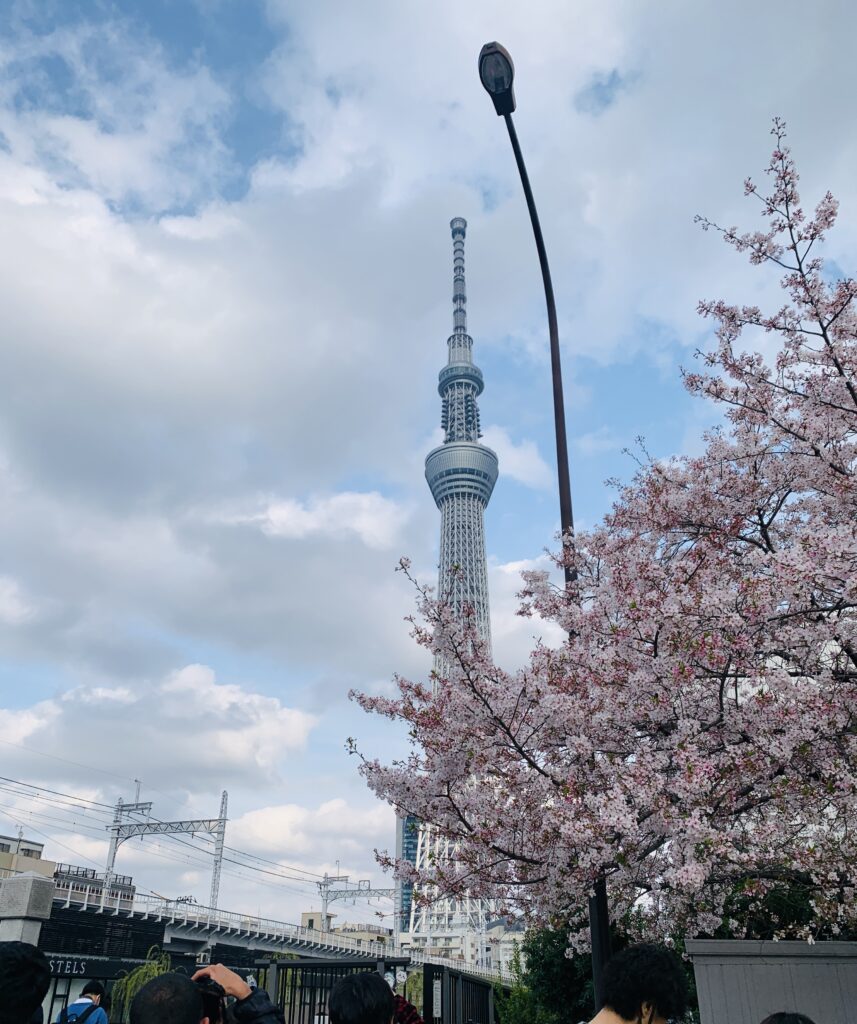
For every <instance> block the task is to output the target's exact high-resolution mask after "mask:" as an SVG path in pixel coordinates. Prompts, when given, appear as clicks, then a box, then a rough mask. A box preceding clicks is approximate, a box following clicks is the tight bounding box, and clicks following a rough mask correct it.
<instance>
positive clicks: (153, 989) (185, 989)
mask: <svg viewBox="0 0 857 1024" xmlns="http://www.w3.org/2000/svg"><path fill="white" fill-rule="evenodd" d="M207 1019H208V1018H203V1016H202V994H201V993H200V990H199V986H198V985H195V984H194V983H193V982H192V981H191V980H190V978H188V977H187V976H186V975H184V974H160V975H158V977H157V978H152V980H151V981H147V982H146V984H145V985H144V986H143V987H142V988H141V989H140V991H139V992H138V993H137V995H136V996H134V998H133V1000H132V1001H131V1010H130V1013H129V1015H128V1020H129V1021H130V1024H200V1022H201V1021H203V1020H207Z"/></svg>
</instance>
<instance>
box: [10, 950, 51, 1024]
mask: <svg viewBox="0 0 857 1024" xmlns="http://www.w3.org/2000/svg"><path fill="white" fill-rule="evenodd" d="M50 983H51V969H50V965H49V964H48V961H47V959H46V958H45V955H44V953H42V952H41V951H40V950H38V949H36V947H35V946H32V945H30V943H29V942H0V1024H29V1022H30V1021H33V1020H39V1019H41V1013H42V1000H43V999H44V998H45V996H46V995H47V992H48V986H49V985H50Z"/></svg>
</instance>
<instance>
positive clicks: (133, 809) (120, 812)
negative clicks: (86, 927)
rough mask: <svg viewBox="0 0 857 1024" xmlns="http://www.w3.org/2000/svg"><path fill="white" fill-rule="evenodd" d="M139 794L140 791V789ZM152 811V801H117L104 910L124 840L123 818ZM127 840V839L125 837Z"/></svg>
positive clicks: (102, 896)
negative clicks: (117, 852) (117, 855)
mask: <svg viewBox="0 0 857 1024" xmlns="http://www.w3.org/2000/svg"><path fill="white" fill-rule="evenodd" d="M137 792H138V793H139V792H140V790H139V788H138V790H137ZM151 811H152V803H151V801H147V802H145V803H139V802H138V801H135V802H134V803H133V804H126V803H124V802H123V800H122V797H121V796H120V797H119V799H118V800H117V801H116V806H115V807H114V808H113V824H112V825H110V826H109V829H110V846H109V847H108V850H107V870H106V871H105V872H104V885H103V886H102V888H101V909H102V910H104V902H105V900H106V899H107V895H108V893H109V892H110V886H111V884H112V882H113V868H114V865H115V864H116V851H117V850H118V849H119V844H120V843H121V842H122V840H121V839H120V838H119V831H120V829H121V828H122V818H123V817H124V816H125V815H126V814H146V815H148V814H150V813H151ZM123 838H127V837H123Z"/></svg>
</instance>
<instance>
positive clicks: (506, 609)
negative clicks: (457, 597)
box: [488, 555, 565, 670]
mask: <svg viewBox="0 0 857 1024" xmlns="http://www.w3.org/2000/svg"><path fill="white" fill-rule="evenodd" d="M530 569H538V570H541V571H546V572H554V573H556V570H555V568H554V566H553V563H552V562H551V561H550V559H549V558H548V556H547V555H541V556H540V557H538V558H527V559H520V560H517V561H513V562H504V563H497V562H493V561H492V562H489V565H488V589H489V592H490V594H491V635H492V641H493V649H494V660H495V661H496V662H497V664H498V665H500V666H501V667H502V668H504V669H507V670H512V669H516V668H519V667H521V666H522V665H524V664H525V663H526V662H527V659H528V657H529V655H530V653H531V651H532V650H533V649H534V647H535V646H536V642H537V641H539V640H541V641H543V642H544V643H546V644H547V645H548V646H559V645H560V644H561V643H562V642H563V640H564V639H565V637H564V634H563V632H562V630H561V629H560V628H559V627H558V626H557V625H556V624H555V623H553V622H547V621H545V620H544V619H540V618H538V617H536V616H534V617H532V618H525V617H522V616H520V615H518V610H519V608H520V607H521V599H520V598H519V597H518V594H519V593H520V591H521V589H522V588H523V585H524V584H523V580H522V579H521V573H522V572H525V571H526V570H530ZM557 578H558V579H559V576H558V574H557Z"/></svg>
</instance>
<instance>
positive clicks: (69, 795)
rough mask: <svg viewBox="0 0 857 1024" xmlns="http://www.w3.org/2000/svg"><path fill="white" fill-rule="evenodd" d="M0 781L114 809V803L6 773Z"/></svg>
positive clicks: (1, 776)
mask: <svg viewBox="0 0 857 1024" xmlns="http://www.w3.org/2000/svg"><path fill="white" fill-rule="evenodd" d="M3 742H5V741H3ZM0 782H11V783H12V784H13V785H15V786H25V787H26V788H27V789H38V790H41V792H43V793H52V794H53V795H54V796H62V797H66V798H68V799H69V800H76V801H78V802H80V803H86V804H91V805H92V806H93V807H104V808H106V809H107V810H108V811H112V810H113V806H112V804H103V803H100V802H99V801H98V800H90V799H89V798H88V797H85V796H74V794H72V793H60V792H59V790H56V789H48V787H47V786H37V785H36V784H35V783H33V782H22V781H21V780H20V779H9V778H7V777H6V776H5V775H0Z"/></svg>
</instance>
